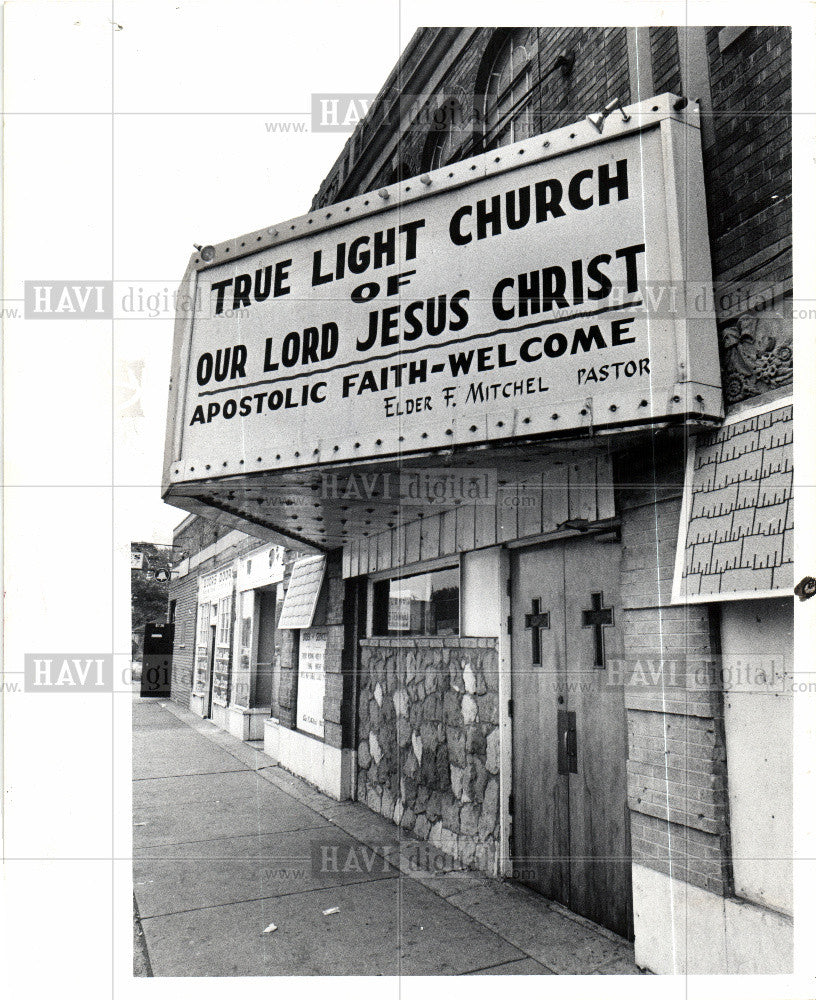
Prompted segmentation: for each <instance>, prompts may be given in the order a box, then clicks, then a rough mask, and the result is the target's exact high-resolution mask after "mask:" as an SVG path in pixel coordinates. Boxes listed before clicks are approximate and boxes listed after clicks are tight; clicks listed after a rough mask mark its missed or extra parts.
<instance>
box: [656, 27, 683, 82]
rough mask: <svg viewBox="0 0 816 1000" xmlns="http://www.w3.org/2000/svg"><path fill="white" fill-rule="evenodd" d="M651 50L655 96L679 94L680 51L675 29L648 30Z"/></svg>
mask: <svg viewBox="0 0 816 1000" xmlns="http://www.w3.org/2000/svg"><path fill="white" fill-rule="evenodd" d="M649 44H650V46H651V50H652V82H653V86H654V92H655V94H665V93H666V92H667V91H668V93H670V94H681V93H682V92H683V85H682V82H681V79H680V50H679V48H678V46H677V28H675V27H667V28H649Z"/></svg>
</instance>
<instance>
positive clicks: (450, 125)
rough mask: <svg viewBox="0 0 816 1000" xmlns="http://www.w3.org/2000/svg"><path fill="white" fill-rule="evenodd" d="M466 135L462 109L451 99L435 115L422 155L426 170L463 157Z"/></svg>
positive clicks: (443, 165) (445, 164)
mask: <svg viewBox="0 0 816 1000" xmlns="http://www.w3.org/2000/svg"><path fill="white" fill-rule="evenodd" d="M465 139H466V135H465V132H464V127H463V124H462V111H461V108H460V107H459V104H458V103H457V101H455V100H453V99H451V100H448V101H445V103H444V104H441V105H440V106H439V107H438V108H437V109H436V111H435V112H434V116H433V126H432V128H431V131H430V132H429V133H428V141H427V143H426V145H425V152H424V154H423V157H422V164H423V169H424V170H436V169H438V168H439V167H445V166H447V165H448V164H449V163H455V162H456V160H458V159H460V158H461V150H462V147H463V145H464V144H465Z"/></svg>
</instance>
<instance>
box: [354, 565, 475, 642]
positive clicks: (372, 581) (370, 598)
mask: <svg viewBox="0 0 816 1000" xmlns="http://www.w3.org/2000/svg"><path fill="white" fill-rule="evenodd" d="M440 570H456V573H457V577H458V586H457V591H458V600H457V604H458V607H457V627H456V635H428V634H427V633H422V634H421V635H420V634H410V633H397V634H393V635H378V634H376V633H375V632H374V618H375V615H374V593H375V585H376V584H378V583H383V582H384V581H390V580H400V579H407V578H409V577H414V576H424V575H425V574H428V573H435V572H439V571H440ZM366 605H367V607H366V629H365V633H366V636H367V637H368V638H370V639H406V640H412V639H441V640H443V641H444V640H445V639H461V638H462V637H463V633H462V557H461V554H458V555H457V554H454V555H450V556H440V557H439V558H438V559H428V560H426V561H425V562H421V563H412V564H411V565H409V566H393V567H391V569H387V570H379V571H378V572H376V573H371V574H369V577H368V594H367V601H366Z"/></svg>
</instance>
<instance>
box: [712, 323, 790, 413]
mask: <svg viewBox="0 0 816 1000" xmlns="http://www.w3.org/2000/svg"><path fill="white" fill-rule="evenodd" d="M791 341H792V330H791V326H790V323H789V322H788V321H787V320H786V318H785V317H784V316H781V315H779V314H778V313H775V314H771V315H768V314H765V313H756V312H747V313H743V314H742V315H741V316H740V317H739V318H738V319H736V320H735V321H733V322H731V323H729V324H728V325H727V326H725V327H724V328H723V329H722V330H721V331H720V350H721V354H722V363H723V387H724V393H725V399H726V402H728V403H738V402H739V401H740V400H743V399H749V398H750V397H752V396H759V395H761V394H762V393H764V392H770V391H771V390H772V389H778V388H779V387H780V386H783V385H789V384H790V383H791V382H792V381H793V349H792V344H791Z"/></svg>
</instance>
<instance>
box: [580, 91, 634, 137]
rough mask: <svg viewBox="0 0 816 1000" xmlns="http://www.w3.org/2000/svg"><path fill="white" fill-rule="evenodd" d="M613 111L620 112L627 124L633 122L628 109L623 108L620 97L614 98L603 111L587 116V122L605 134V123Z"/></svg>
mask: <svg viewBox="0 0 816 1000" xmlns="http://www.w3.org/2000/svg"><path fill="white" fill-rule="evenodd" d="M613 111H620V113H621V116H622V118H623V120H624V121H625V122H629V121H631V120H632V116H631V115H627V113H626V109H625V108H622V107H621V102H620V98H619V97H614V98H613V99H612V100H611V101H610V102H609V104H607V105H606V107H605V108H604V109H603V111H598V112H597V113H596V114H594V115H587V116H586V120H587V121H588V122H589V124H590V125H594V126H595V128H596V129H597V130H598V132H603V126H604V121H605V120H606V119H607V118H608V117H609V116H610V115H611V114H612V112H613Z"/></svg>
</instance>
